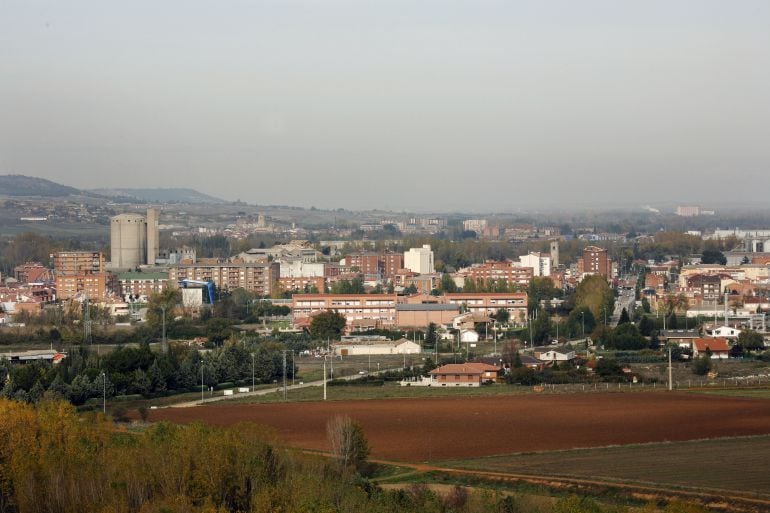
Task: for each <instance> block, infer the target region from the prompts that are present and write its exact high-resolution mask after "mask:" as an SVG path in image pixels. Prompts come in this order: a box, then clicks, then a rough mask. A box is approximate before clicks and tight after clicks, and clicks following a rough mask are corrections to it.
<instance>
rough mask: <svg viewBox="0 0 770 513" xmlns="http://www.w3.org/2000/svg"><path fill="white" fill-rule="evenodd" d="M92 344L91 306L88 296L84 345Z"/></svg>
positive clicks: (84, 325) (84, 324)
mask: <svg viewBox="0 0 770 513" xmlns="http://www.w3.org/2000/svg"><path fill="white" fill-rule="evenodd" d="M90 342H91V304H90V303H89V301H88V294H86V299H85V309H84V311H83V343H84V344H88V343H90Z"/></svg>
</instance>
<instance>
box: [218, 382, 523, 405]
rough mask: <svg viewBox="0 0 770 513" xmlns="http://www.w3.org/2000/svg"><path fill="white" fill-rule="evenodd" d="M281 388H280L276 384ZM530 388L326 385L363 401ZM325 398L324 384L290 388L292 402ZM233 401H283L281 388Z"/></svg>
mask: <svg viewBox="0 0 770 513" xmlns="http://www.w3.org/2000/svg"><path fill="white" fill-rule="evenodd" d="M276 388H280V387H276ZM530 391H531V389H530V388H529V387H517V386H508V385H495V386H484V387H463V388H437V387H402V386H399V385H398V384H397V383H386V384H385V385H384V386H378V385H342V386H327V387H326V394H327V400H329V401H360V400H376V399H410V398H418V397H458V396H463V397H468V396H489V395H512V394H523V393H529V392H530ZM322 398H323V387H320V386H315V387H307V388H299V389H294V390H289V391H288V392H287V399H288V400H289V401H293V402H297V401H320V400H321V399H322ZM233 401H237V402H241V403H271V402H282V401H283V392H282V390H280V391H278V392H276V393H275V394H267V395H259V396H250V397H244V398H241V399H232V400H228V401H225V403H224V404H232V403H233Z"/></svg>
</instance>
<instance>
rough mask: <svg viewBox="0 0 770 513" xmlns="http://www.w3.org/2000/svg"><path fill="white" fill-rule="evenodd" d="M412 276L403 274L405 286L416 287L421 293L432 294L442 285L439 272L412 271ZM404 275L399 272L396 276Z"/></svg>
mask: <svg viewBox="0 0 770 513" xmlns="http://www.w3.org/2000/svg"><path fill="white" fill-rule="evenodd" d="M411 274H412V275H410V276H403V283H404V287H407V288H408V287H414V288H415V289H416V290H417V292H418V293H420V294H430V293H431V291H433V290H436V289H438V288H439V286H440V285H441V275H440V274H438V273H431V274H419V275H415V273H411ZM401 276H402V275H400V274H397V275H396V277H401Z"/></svg>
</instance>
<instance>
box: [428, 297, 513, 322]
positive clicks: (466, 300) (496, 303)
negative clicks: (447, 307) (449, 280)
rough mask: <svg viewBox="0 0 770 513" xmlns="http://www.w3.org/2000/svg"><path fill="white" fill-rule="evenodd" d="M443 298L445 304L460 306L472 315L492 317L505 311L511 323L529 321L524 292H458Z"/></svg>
mask: <svg viewBox="0 0 770 513" xmlns="http://www.w3.org/2000/svg"><path fill="white" fill-rule="evenodd" d="M443 298H444V299H443V300H444V302H445V303H448V304H451V305H460V306H461V307H463V308H466V309H467V311H469V312H471V313H480V314H483V315H492V314H494V313H496V312H497V311H498V310H500V309H505V310H507V311H508V313H509V314H510V316H511V322H513V323H516V324H523V323H525V322H526V320H527V294H525V293H523V292H458V293H452V294H446V295H445V296H443Z"/></svg>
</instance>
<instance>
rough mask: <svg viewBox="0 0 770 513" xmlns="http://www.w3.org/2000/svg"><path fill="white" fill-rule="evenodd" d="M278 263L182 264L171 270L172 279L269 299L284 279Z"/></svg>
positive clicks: (169, 276)
mask: <svg viewBox="0 0 770 513" xmlns="http://www.w3.org/2000/svg"><path fill="white" fill-rule="evenodd" d="M280 269H281V268H280V265H279V264H278V262H271V263H265V264H227V263H219V264H203V263H198V264H195V265H179V266H172V267H170V268H169V272H168V278H169V280H170V281H171V282H172V283H174V284H177V283H178V282H179V281H181V280H196V281H212V282H214V285H216V287H217V288H220V289H226V290H234V289H239V288H240V289H245V290H248V291H249V292H254V293H256V294H257V295H260V296H269V295H270V294H271V293H272V292H273V290H274V288H275V286H276V283H277V282H278V279H279V278H280V277H281V270H280Z"/></svg>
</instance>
